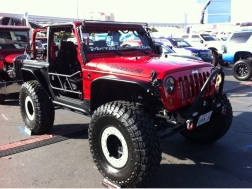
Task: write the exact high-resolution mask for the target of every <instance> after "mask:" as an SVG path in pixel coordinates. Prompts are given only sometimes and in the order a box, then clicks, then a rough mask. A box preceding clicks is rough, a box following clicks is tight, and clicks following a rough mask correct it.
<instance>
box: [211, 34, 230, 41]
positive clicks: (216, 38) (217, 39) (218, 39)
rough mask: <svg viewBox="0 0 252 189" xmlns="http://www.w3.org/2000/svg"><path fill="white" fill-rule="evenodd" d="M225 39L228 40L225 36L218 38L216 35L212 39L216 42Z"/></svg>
mask: <svg viewBox="0 0 252 189" xmlns="http://www.w3.org/2000/svg"><path fill="white" fill-rule="evenodd" d="M227 38H228V37H227V36H218V35H217V36H215V37H214V39H215V40H216V41H226V40H227Z"/></svg>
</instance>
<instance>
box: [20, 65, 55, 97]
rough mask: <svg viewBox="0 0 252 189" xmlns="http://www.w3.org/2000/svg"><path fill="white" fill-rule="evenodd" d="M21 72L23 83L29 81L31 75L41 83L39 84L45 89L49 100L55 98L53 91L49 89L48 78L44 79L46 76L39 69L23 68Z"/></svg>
mask: <svg viewBox="0 0 252 189" xmlns="http://www.w3.org/2000/svg"><path fill="white" fill-rule="evenodd" d="M21 72H22V76H23V82H26V81H29V80H30V79H29V77H28V76H29V74H31V75H32V76H33V77H34V78H35V79H36V80H37V81H38V82H39V84H40V85H41V86H42V88H43V89H44V91H45V93H46V94H47V96H48V97H49V98H52V97H53V96H54V95H53V93H52V91H51V90H50V89H49V87H48V83H47V81H46V78H45V77H44V75H43V74H42V73H41V71H40V70H39V69H34V68H22V69H21ZM27 73H28V74H27Z"/></svg>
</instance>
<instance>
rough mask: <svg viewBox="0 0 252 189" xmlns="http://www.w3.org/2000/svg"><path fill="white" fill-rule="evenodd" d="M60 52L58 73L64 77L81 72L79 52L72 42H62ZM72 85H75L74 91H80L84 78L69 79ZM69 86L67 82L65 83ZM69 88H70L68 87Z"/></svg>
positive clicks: (57, 58)
mask: <svg viewBox="0 0 252 189" xmlns="http://www.w3.org/2000/svg"><path fill="white" fill-rule="evenodd" d="M58 47H59V52H58V54H57V57H56V60H57V73H59V74H64V75H72V74H74V73H76V72H78V71H81V68H80V64H79V61H78V59H77V50H76V48H75V45H74V43H73V42H72V41H60V42H59V45H58ZM69 81H70V83H73V84H74V85H72V88H73V89H74V90H80V89H81V86H82V85H81V84H82V82H81V81H82V78H81V77H80V76H79V75H76V76H74V77H71V78H69ZM65 85H66V86H67V85H68V84H67V82H66V83H65ZM68 87H69V86H68Z"/></svg>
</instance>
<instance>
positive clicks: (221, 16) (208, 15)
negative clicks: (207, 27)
mask: <svg viewBox="0 0 252 189" xmlns="http://www.w3.org/2000/svg"><path fill="white" fill-rule="evenodd" d="M207 2H208V0H197V3H199V4H201V5H202V9H203V8H204V6H205V4H206V3H207ZM231 6H232V0H212V1H211V3H210V5H209V6H208V7H207V9H206V11H205V18H204V23H206V24H211V23H227V22H231V16H232V12H231Z"/></svg>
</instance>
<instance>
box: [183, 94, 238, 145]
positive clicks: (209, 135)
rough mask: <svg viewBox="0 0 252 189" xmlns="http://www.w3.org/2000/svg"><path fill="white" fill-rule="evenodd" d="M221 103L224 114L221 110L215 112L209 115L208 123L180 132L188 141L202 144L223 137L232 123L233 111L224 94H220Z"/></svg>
mask: <svg viewBox="0 0 252 189" xmlns="http://www.w3.org/2000/svg"><path fill="white" fill-rule="evenodd" d="M222 104H223V105H224V106H225V107H226V114H223V113H222V112H221V111H220V112H216V113H215V114H213V115H212V116H211V119H210V121H209V122H208V123H205V124H204V125H201V126H199V127H196V128H195V129H193V130H191V131H190V130H184V131H182V132H181V134H182V135H183V136H184V137H185V138H186V139H188V140H190V141H193V142H197V143H203V144H206V143H212V142H215V141H216V140H218V139H220V138H221V137H223V136H224V135H225V134H226V133H227V132H228V130H229V128H230V126H231V124H232V119H233V111H232V106H231V104H230V102H229V100H228V98H227V96H226V94H223V96H222Z"/></svg>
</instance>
